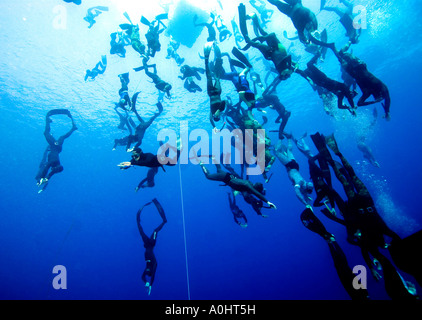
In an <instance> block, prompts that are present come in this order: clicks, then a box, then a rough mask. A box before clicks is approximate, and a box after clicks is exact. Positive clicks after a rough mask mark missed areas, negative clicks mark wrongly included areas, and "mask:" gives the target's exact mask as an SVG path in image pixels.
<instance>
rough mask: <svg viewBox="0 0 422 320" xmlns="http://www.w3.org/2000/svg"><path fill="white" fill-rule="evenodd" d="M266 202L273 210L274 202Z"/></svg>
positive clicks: (274, 207)
mask: <svg viewBox="0 0 422 320" xmlns="http://www.w3.org/2000/svg"><path fill="white" fill-rule="evenodd" d="M267 204H268V205H269V206H270V208H271V209H274V210H276V209H277V207H276V206H275V204H274V203H272V202H269V201H268V202H267Z"/></svg>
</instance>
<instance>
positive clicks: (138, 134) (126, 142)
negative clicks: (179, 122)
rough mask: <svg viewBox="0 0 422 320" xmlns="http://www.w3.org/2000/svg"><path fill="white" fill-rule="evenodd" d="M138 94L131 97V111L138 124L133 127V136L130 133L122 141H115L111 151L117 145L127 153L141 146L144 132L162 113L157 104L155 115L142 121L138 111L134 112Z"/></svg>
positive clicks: (159, 103)
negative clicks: (124, 147) (122, 147)
mask: <svg viewBox="0 0 422 320" xmlns="http://www.w3.org/2000/svg"><path fill="white" fill-rule="evenodd" d="M138 94H139V92H137V93H136V94H135V95H134V96H133V98H134V99H133V100H132V101H133V104H132V111H133V112H134V113H135V115H136V117H137V119H138V121H139V124H138V125H137V126H136V127H135V134H132V133H130V134H129V135H128V136H127V137H125V138H123V139H116V140H115V141H114V147H113V149H115V148H116V147H117V146H118V145H120V146H126V151H127V152H132V150H133V149H134V148H138V147H139V146H140V145H141V144H142V140H143V139H144V136H145V132H146V130H147V129H148V128H149V127H150V126H151V124H152V123H153V122H154V120H155V119H156V118H157V117H158V116H159V115H160V114H161V113H162V112H163V106H162V105H161V102H158V103H157V108H158V111H159V112H157V113H155V114H154V115H153V116H152V117H151V118H150V119H149V120H148V121H145V120H144V119H142V117H141V116H140V115H139V113H138V111H137V110H136V99H137V96H138ZM135 142H136V144H135V146H134V148H132V149H131V148H130V147H131V145H132V143H135Z"/></svg>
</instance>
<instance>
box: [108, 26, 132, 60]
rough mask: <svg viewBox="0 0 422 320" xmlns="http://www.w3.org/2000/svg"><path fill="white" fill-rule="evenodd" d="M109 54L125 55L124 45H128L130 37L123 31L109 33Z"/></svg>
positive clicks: (123, 56)
mask: <svg viewBox="0 0 422 320" xmlns="http://www.w3.org/2000/svg"><path fill="white" fill-rule="evenodd" d="M110 38H111V40H110V47H111V48H110V54H117V55H118V56H119V57H121V58H125V57H126V49H125V47H126V46H129V45H130V44H131V43H130V39H129V37H128V35H127V34H125V33H123V32H113V33H111V34H110Z"/></svg>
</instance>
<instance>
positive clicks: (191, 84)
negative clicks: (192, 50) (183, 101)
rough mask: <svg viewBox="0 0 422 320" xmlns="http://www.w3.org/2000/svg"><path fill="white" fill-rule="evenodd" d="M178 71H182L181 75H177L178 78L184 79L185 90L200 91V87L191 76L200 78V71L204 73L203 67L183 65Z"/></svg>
mask: <svg viewBox="0 0 422 320" xmlns="http://www.w3.org/2000/svg"><path fill="white" fill-rule="evenodd" d="M180 72H181V73H182V76H179V79H182V80H185V82H184V87H185V89H186V90H188V91H189V92H192V93H195V92H197V91H199V92H202V88H201V87H200V86H198V85H197V84H196V83H195V81H194V80H193V77H195V78H196V79H197V80H201V76H200V73H201V74H204V73H205V70H204V69H202V68H197V67H190V66H188V65H183V66H182V67H181V68H180Z"/></svg>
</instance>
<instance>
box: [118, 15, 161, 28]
mask: <svg viewBox="0 0 422 320" xmlns="http://www.w3.org/2000/svg"><path fill="white" fill-rule="evenodd" d="M123 15H124V16H125V17H126V19H128V20H129V22H130V24H128V23H124V24H121V25H120V28H121V29H122V30H128V29H130V28H132V26H133V23H132V20H131V19H130V17H129V15H128V14H127V12H125V13H124V14H123ZM166 19H168V13H162V14H159V15H158V16H156V17H155V20H157V21H161V20H166ZM141 23H142V24H144V25H146V26H148V27H149V26H150V25H151V22H150V21H149V20H148V19H147V18H145V17H144V16H142V17H141Z"/></svg>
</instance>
